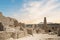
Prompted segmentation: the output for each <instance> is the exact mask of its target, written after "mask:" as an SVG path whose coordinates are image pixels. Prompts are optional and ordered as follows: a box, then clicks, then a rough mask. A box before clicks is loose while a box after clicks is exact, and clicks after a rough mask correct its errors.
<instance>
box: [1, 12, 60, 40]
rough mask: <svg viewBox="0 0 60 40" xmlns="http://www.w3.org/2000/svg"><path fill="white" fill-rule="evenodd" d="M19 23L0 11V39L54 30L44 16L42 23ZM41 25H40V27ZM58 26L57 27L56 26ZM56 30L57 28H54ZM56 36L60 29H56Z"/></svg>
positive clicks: (59, 33) (59, 34)
mask: <svg viewBox="0 0 60 40" xmlns="http://www.w3.org/2000/svg"><path fill="white" fill-rule="evenodd" d="M27 25H28V24H24V23H19V22H18V21H17V20H16V19H14V18H10V17H5V16H3V15H2V12H0V40H5V39H8V38H11V37H12V38H14V39H17V38H21V37H24V36H27V35H33V33H49V32H51V31H52V32H55V31H54V30H52V27H48V25H47V21H46V17H44V24H43V25H40V24H39V25H40V26H38V24H32V25H31V24H29V26H27ZM41 26H42V27H41ZM58 28H59V27H58ZM56 30H57V29H56ZM57 32H58V36H60V29H59V30H57Z"/></svg>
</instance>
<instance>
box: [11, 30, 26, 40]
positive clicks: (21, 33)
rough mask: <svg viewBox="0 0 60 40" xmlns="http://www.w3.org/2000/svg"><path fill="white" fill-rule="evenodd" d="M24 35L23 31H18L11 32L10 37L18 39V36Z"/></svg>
mask: <svg viewBox="0 0 60 40" xmlns="http://www.w3.org/2000/svg"><path fill="white" fill-rule="evenodd" d="M24 36H25V33H24V31H19V32H13V33H12V35H11V37H12V38H14V39H18V38H21V37H24Z"/></svg>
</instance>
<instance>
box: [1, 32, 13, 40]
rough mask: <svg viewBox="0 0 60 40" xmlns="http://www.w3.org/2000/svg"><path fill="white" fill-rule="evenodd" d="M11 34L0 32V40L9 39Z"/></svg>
mask: <svg viewBox="0 0 60 40" xmlns="http://www.w3.org/2000/svg"><path fill="white" fill-rule="evenodd" d="M11 34H12V32H5V31H0V40H6V39H8V38H10V37H11Z"/></svg>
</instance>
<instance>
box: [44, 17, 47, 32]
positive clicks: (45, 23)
mask: <svg viewBox="0 0 60 40" xmlns="http://www.w3.org/2000/svg"><path fill="white" fill-rule="evenodd" d="M44 30H45V31H47V21H46V17H44Z"/></svg>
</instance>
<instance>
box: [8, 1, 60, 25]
mask: <svg viewBox="0 0 60 40" xmlns="http://www.w3.org/2000/svg"><path fill="white" fill-rule="evenodd" d="M11 2H12V4H14V6H13V7H12V8H11V7H10V10H12V9H14V10H12V11H13V12H12V11H8V13H12V14H11V15H9V16H10V17H14V18H16V19H17V20H18V21H19V22H24V23H34V24H35V23H40V22H42V21H43V19H44V17H47V21H48V22H54V23H55V22H56V23H60V0H22V1H21V0H17V1H16V0H11ZM17 3H18V4H19V5H18V4H17ZM8 9H9V8H8Z"/></svg>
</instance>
